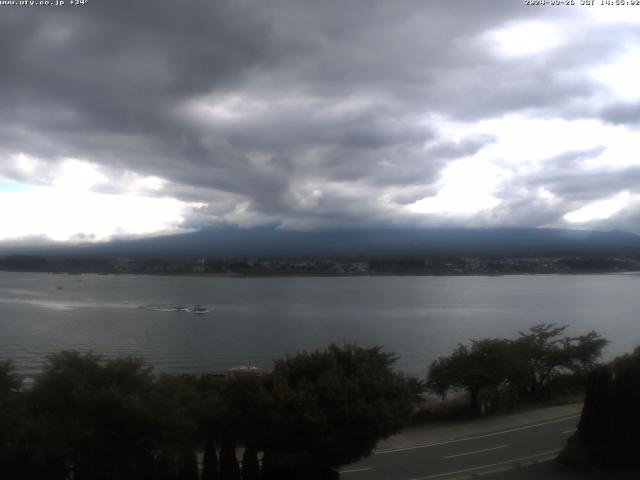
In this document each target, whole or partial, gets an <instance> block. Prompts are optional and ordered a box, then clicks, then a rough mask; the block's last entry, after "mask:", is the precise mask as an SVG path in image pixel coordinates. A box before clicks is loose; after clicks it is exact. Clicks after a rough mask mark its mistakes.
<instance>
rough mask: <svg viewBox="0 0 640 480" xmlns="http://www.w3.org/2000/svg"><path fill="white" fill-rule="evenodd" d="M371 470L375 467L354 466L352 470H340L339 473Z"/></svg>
mask: <svg viewBox="0 0 640 480" xmlns="http://www.w3.org/2000/svg"><path fill="white" fill-rule="evenodd" d="M369 470H373V468H371V467H366V468H352V469H351V470H340V471H339V472H338V473H339V474H341V475H342V474H343V473H356V472H368V471H369Z"/></svg>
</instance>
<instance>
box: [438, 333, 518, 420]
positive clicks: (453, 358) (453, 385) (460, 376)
mask: <svg viewBox="0 0 640 480" xmlns="http://www.w3.org/2000/svg"><path fill="white" fill-rule="evenodd" d="M510 347H511V342H509V341H508V340H500V339H488V340H473V341H471V345H470V346H466V345H462V344H461V345H458V348H456V350H454V351H453V353H452V354H451V355H449V356H448V357H440V358H439V359H438V360H436V361H434V362H433V363H432V364H431V366H430V367H429V373H428V375H427V388H428V389H429V390H430V391H432V392H434V393H437V394H439V395H441V396H443V397H444V396H446V395H447V393H448V392H449V391H450V390H452V389H454V390H465V391H467V392H468V393H469V413H470V414H471V415H472V416H475V415H479V414H480V401H479V397H480V393H481V392H482V390H484V389H487V388H492V387H493V388H497V387H499V386H500V385H502V384H504V383H505V382H506V381H507V379H508V378H509V375H510V363H509V355H510V354H511V350H510Z"/></svg>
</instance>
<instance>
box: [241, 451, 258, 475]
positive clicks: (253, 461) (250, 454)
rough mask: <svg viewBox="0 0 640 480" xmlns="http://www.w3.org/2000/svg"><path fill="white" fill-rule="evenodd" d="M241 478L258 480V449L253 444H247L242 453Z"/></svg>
mask: <svg viewBox="0 0 640 480" xmlns="http://www.w3.org/2000/svg"><path fill="white" fill-rule="evenodd" d="M242 480H260V462H258V450H257V449H256V448H255V447H254V446H253V445H247V448H246V449H245V451H244V454H243V455H242Z"/></svg>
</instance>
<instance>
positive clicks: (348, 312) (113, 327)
mask: <svg viewBox="0 0 640 480" xmlns="http://www.w3.org/2000/svg"><path fill="white" fill-rule="evenodd" d="M194 305H202V308H204V309H207V310H209V312H208V313H203V314H194V313H189V312H187V311H176V308H178V309H179V308H180V307H193V306H194ZM639 312H640V275H638V274H621V275H575V276H573V275H571V276H570V275H539V276H533V275H522V276H504V277H409V276H403V277H322V278H206V277H168V276H133V275H110V276H100V275H51V274H39V273H36V274H34V273H8V272H0V359H4V358H11V359H13V360H14V362H15V363H16V366H17V367H18V369H19V371H20V372H22V373H24V374H27V375H29V374H33V373H35V372H37V371H38V370H39V368H40V367H41V365H42V362H43V360H44V358H45V357H46V355H47V354H49V353H51V352H56V351H58V350H61V349H79V350H92V351H94V352H96V353H100V354H104V355H116V354H139V355H143V356H145V357H146V358H147V360H148V361H149V362H150V363H151V364H153V365H154V366H156V368H158V369H160V370H166V371H191V372H194V371H202V370H210V369H212V370H219V369H226V368H229V367H234V366H239V365H256V366H259V367H263V368H267V369H268V368H270V366H271V364H272V360H273V359H275V358H277V357H279V356H281V355H283V354H285V353H294V352H296V351H300V350H302V349H313V348H316V347H324V346H325V345H327V344H328V343H330V342H338V343H344V342H356V343H358V344H361V345H368V346H372V345H383V346H384V347H385V349H386V350H387V351H390V352H395V353H396V355H397V356H398V357H399V358H398V361H397V363H396V367H397V368H398V369H400V370H403V371H405V372H407V373H409V374H415V375H422V374H424V373H425V372H426V369H427V367H428V365H429V363H430V362H431V361H432V360H433V359H435V358H436V357H437V356H439V355H444V354H447V353H449V352H450V351H451V349H452V348H454V347H455V346H456V344H457V343H458V342H464V341H466V340H468V339H471V338H485V337H492V336H495V337H515V336H516V335H517V333H518V330H524V329H527V328H528V327H529V326H532V325H534V324H536V323H539V322H557V323H560V324H566V325H569V326H570V329H569V330H568V333H569V334H574V335H578V334H582V333H586V332H587V331H589V330H597V331H598V332H599V333H601V334H602V335H604V336H605V337H606V338H608V339H609V340H610V341H611V344H610V345H609V346H608V347H607V349H606V357H607V358H612V357H613V356H615V355H618V354H620V353H623V352H626V351H630V350H632V349H633V348H634V347H635V346H636V345H638V344H640V318H639Z"/></svg>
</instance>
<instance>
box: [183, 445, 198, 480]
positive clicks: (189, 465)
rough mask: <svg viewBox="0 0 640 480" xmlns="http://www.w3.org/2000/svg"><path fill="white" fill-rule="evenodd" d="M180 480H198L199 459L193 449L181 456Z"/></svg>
mask: <svg viewBox="0 0 640 480" xmlns="http://www.w3.org/2000/svg"><path fill="white" fill-rule="evenodd" d="M178 479H179V480H198V458H197V456H196V452H195V451H194V450H193V449H189V450H185V451H184V452H182V453H181V455H180V471H179V473H178Z"/></svg>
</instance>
